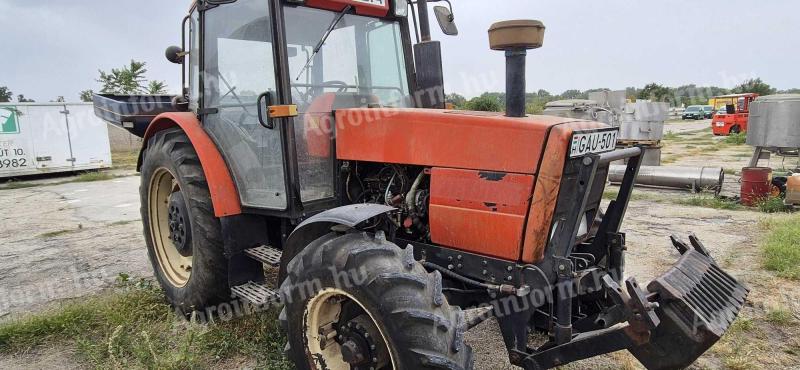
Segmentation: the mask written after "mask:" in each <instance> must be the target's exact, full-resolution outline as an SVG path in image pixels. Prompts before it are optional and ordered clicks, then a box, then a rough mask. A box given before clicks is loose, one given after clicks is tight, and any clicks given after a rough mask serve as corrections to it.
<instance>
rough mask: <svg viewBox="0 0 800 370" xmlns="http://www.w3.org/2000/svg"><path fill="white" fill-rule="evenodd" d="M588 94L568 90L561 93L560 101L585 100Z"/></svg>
mask: <svg viewBox="0 0 800 370" xmlns="http://www.w3.org/2000/svg"><path fill="white" fill-rule="evenodd" d="M585 98H586V94H584V93H582V92H581V91H580V90H575V89H571V90H567V91H564V92H563V93H561V96H560V99H585Z"/></svg>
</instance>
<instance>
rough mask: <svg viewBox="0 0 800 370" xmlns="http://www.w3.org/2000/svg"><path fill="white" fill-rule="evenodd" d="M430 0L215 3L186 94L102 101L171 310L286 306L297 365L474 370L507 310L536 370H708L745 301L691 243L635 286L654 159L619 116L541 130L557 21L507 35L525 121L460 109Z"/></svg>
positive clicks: (198, 19)
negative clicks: (631, 363) (629, 365)
mask: <svg viewBox="0 0 800 370" xmlns="http://www.w3.org/2000/svg"><path fill="white" fill-rule="evenodd" d="M429 1H432V0H427V1H426V0H418V1H416V2H414V3H413V4H411V5H409V3H407V2H406V1H405V0H391V1H388V0H305V1H304V0H213V1H212V0H201V1H197V2H195V3H194V4H193V5H192V7H191V10H190V12H189V15H188V16H187V17H186V18H185V19H184V27H183V30H184V32H183V36H184V44H183V46H182V47H172V48H170V49H168V51H167V57H168V59H169V60H170V61H172V62H175V63H180V64H181V65H182V66H183V71H184V89H183V94H181V95H180V96H177V97H159V96H112V95H97V96H95V105H96V112H97V114H98V115H100V116H101V117H104V118H106V119H107V120H110V121H112V122H115V123H117V124H119V125H121V126H122V127H125V128H127V129H128V130H130V131H131V132H133V133H135V134H137V135H139V136H141V137H143V138H144V143H145V144H144V147H143V148H142V151H141V156H140V160H139V169H140V171H141V178H142V185H141V200H142V220H143V223H144V233H145V239H146V242H147V249H148V252H149V256H150V260H151V262H152V264H153V268H154V271H155V275H156V277H157V279H158V281H159V283H160V284H161V286H162V287H163V290H164V292H165V294H166V297H167V299H168V300H169V302H170V303H171V304H172V305H174V306H175V307H176V309H179V310H180V311H181V312H183V313H185V314H187V315H195V316H201V317H202V316H203V315H206V316H207V315H214V314H216V313H220V312H219V311H220V310H224V308H225V307H230V305H229V304H220V303H226V302H231V300H235V302H237V304H238V302H246V303H247V304H248V305H251V306H252V307H269V306H271V305H275V304H279V305H282V307H283V311H282V313H281V315H280V320H281V322H282V323H283V327H284V329H285V331H286V334H287V336H288V341H289V345H288V354H289V356H290V358H291V360H292V361H293V362H294V363H295V365H296V366H297V368H299V369H470V368H472V364H473V355H472V350H471V348H470V346H469V345H467V344H466V343H465V341H464V334H465V332H467V331H468V330H470V329H471V328H473V327H475V326H476V325H478V324H479V323H481V322H482V321H484V320H486V319H488V318H490V317H494V318H496V319H497V320H498V322H499V324H500V328H501V331H502V334H503V338H504V340H505V345H506V347H507V349H508V354H509V358H510V361H511V363H512V364H515V365H518V366H521V367H524V368H526V369H541V368H550V367H554V366H560V365H564V364H566V363H569V362H572V361H576V360H580V359H585V358H589V357H593V356H596V355H600V354H604V353H609V352H613V351H618V350H629V351H631V352H632V353H633V354H634V355H635V356H636V357H637V358H638V359H639V360H640V361H641V362H642V363H643V364H645V366H647V367H648V368H651V369H667V368H678V367H683V366H687V365H689V364H691V363H692V362H693V361H694V360H695V359H696V358H697V357H699V356H700V355H701V354H702V353H703V352H704V351H706V350H707V349H708V348H709V347H710V346H711V345H712V344H714V343H715V342H716V341H717V340H718V339H719V338H720V336H722V335H723V333H724V332H725V330H727V328H728V326H729V325H730V324H731V323H732V322H733V320H734V319H735V317H736V315H737V313H738V312H739V310H740V308H741V307H742V305H743V303H744V301H745V297H746V295H747V290H746V289H745V288H744V287H743V286H742V285H740V284H739V283H738V282H737V281H736V280H735V279H733V278H732V277H731V276H729V275H728V274H726V273H725V272H723V271H722V270H721V269H720V268H719V267H718V265H717V264H716V263H715V261H714V260H713V259H712V257H711V256H710V255H709V253H708V251H707V250H706V248H705V247H704V246H703V244H702V243H701V242H700V241H699V240H698V239H697V238H696V237H694V236H691V237H690V243H688V244H687V243H685V242H683V241H681V240H680V239H679V238H676V237H673V240H672V243H673V245H674V246H675V247H676V248H677V250H678V251H679V252H680V254H681V257H680V259H679V260H678V262H677V263H676V264H675V266H674V267H672V268H671V269H670V270H669V271H668V272H667V273H666V274H664V275H663V276H661V277H659V278H657V279H656V280H654V281H653V282H651V283H650V284H649V285H647V286H646V287H645V286H640V285H638V284H637V282H636V280H635V279H633V278H629V279H627V280H624V279H623V276H624V266H625V259H624V255H625V249H626V244H625V234H623V233H621V232H620V225H621V223H622V220H623V217H624V216H625V210H626V207H627V204H628V200H629V199H630V195H631V192H632V190H633V183H634V179H635V178H636V175H637V173H638V171H639V165H640V161H641V156H642V150H641V149H640V148H637V147H634V148H629V149H623V150H616V149H615V146H616V142H617V129H616V128H613V127H610V126H608V125H606V124H603V123H598V122H591V121H584V120H576V119H569V118H558V117H548V116H532V115H526V114H525V58H526V51H527V50H529V49H534V48H538V47H540V46H541V45H542V40H543V36H544V26H543V25H542V23H540V22H537V21H508V22H500V23H497V24H495V25H494V26H493V27H492V29H491V30H490V35H489V36H490V45H491V47H492V49H495V50H501V51H504V52H505V54H506V58H507V94H506V95H507V101H506V113H505V114H502V113H487V112H470V111H454V110H446V109H444V108H445V104H444V88H443V82H442V81H443V78H442V61H441V49H440V45H439V43H438V42H435V41H431V37H430V29H429V27H430V26H429V20H428V19H429V15H428V2H429ZM409 11H411V12H413V13H412V15H413V16H414V17H413V21H411V20H410V18H411V17H409ZM434 11H435V14H436V17H437V18H438V20H439V23H440V25H442V28H443V30H444V31H445V33H447V34H455V33H457V29H456V27H455V24H454V23H453V20H454V16H453V13H452V10H451V9H448V8H447V7H435V9H434ZM416 34H419V36H418V38H419V39H420V40H419V42H418V43H416V44H415V45H412V41H411V40H412V38H413V37H414V35H416ZM624 159H628V163H629V164H628V168H627V172H626V176H625V180H624V182H623V184H622V186H621V191H620V192H619V196H618V197H617V199H615V200H614V201H612V202H611V203H610V204H609V205H608V207H606V208H601V200H602V198H603V191H604V189H605V185H606V177H607V174H608V169H609V164H610V163H611V162H613V161H618V160H624ZM653 253H658V252H657V249H653ZM664 253H667V251H666V250H664ZM273 269H274V270H273ZM265 276H269V277H270V278H267V277H265ZM533 333H541V334H544V335H545V337H546V338H549V339H548V340H547V341H546V343H540V345H537V346H535V347H534V346H531V344H530V343H529V337H530V336H531V335H532V334H533Z"/></svg>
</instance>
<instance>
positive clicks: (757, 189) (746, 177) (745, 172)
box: [741, 167, 772, 207]
mask: <svg viewBox="0 0 800 370" xmlns="http://www.w3.org/2000/svg"><path fill="white" fill-rule="evenodd" d="M771 190H772V169H771V168H768V167H745V168H742V194H741V197H742V204H744V205H746V206H750V207H752V206H754V205H756V203H758V202H759V201H761V200H764V199H767V198H768V197H769V194H770V191H771Z"/></svg>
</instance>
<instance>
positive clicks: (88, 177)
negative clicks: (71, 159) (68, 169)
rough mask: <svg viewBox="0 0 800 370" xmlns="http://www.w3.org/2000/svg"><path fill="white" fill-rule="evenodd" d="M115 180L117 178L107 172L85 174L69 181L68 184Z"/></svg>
mask: <svg viewBox="0 0 800 370" xmlns="http://www.w3.org/2000/svg"><path fill="white" fill-rule="evenodd" d="M115 178H117V176H114V175H112V174H110V173H108V172H86V173H82V174H80V175H78V177H76V178H74V179H72V180H70V181H69V182H95V181H107V180H113V179H115Z"/></svg>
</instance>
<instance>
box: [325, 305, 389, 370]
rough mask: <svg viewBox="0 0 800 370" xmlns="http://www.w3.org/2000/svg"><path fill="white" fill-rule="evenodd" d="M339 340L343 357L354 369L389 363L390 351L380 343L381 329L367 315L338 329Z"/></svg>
mask: <svg viewBox="0 0 800 370" xmlns="http://www.w3.org/2000/svg"><path fill="white" fill-rule="evenodd" d="M338 333H339V336H338V337H337V342H338V343H339V345H340V346H341V351H342V358H343V359H344V361H345V362H346V363H348V364H350V366H351V367H352V368H353V369H354V370H359V369H380V368H382V367H384V366H386V364H387V363H388V359H389V356H388V353H387V351H386V348H385V347H384V346H383V345H378V343H377V342H376V339H378V338H380V331H379V330H378V328H377V327H376V326H375V324H374V323H373V322H372V320H371V319H370V318H369V316H367V315H361V316H358V317H356V318H354V319H352V320H350V321H348V322H347V323H346V324H344V325H342V326H341V327H340V328H339V330H338Z"/></svg>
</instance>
